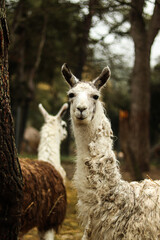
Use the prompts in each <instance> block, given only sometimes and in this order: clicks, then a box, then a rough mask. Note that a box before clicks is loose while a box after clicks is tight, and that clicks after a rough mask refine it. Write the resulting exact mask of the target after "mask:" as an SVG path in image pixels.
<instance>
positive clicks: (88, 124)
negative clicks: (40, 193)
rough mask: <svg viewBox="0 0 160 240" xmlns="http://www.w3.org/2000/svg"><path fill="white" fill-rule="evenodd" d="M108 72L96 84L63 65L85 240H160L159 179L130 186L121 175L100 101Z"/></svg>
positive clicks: (76, 183)
mask: <svg viewBox="0 0 160 240" xmlns="http://www.w3.org/2000/svg"><path fill="white" fill-rule="evenodd" d="M65 71H66V72H67V74H65ZM106 71H107V68H105V69H104V70H103V72H102V74H101V75H100V77H99V78H97V79H96V80H94V82H92V83H91V82H90V83H86V82H78V83H77V81H76V82H73V79H74V78H73V76H72V73H71V71H69V70H68V67H67V68H66V66H65V65H64V66H63V67H62V73H63V75H64V77H65V79H66V80H67V82H68V83H69V84H70V86H71V89H70V90H69V92H68V96H69V97H70V104H71V106H70V113H71V120H72V128H73V132H74V136H75V142H76V148H77V163H76V172H75V176H74V184H75V187H76V189H77V192H78V213H79V219H80V221H81V223H82V225H83V227H84V235H83V238H82V240H158V239H160V181H151V180H144V181H142V182H131V183H128V182H127V181H124V180H123V179H122V177H121V174H120V171H119V165H118V161H117V159H116V157H115V154H114V151H113V147H112V146H113V140H112V137H113V134H112V129H111V125H110V122H109V120H108V118H107V117H106V116H105V114H104V110H103V106H102V103H101V102H100V101H99V100H98V99H97V97H95V96H96V95H97V91H98V90H97V88H95V86H96V87H99V88H100V87H101V86H102V85H103V84H105V82H106V81H104V78H103V75H104V74H106ZM69 74H70V75H69ZM106 75H107V74H106ZM70 76H72V77H70ZM104 77H105V76H104ZM107 78H108V77H107ZM96 81H97V82H96ZM101 81H103V82H101ZM93 83H96V84H95V85H94V84H93ZM84 99H85V100H84Z"/></svg>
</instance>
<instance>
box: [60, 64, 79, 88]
mask: <svg viewBox="0 0 160 240" xmlns="http://www.w3.org/2000/svg"><path fill="white" fill-rule="evenodd" d="M61 71H62V75H63V77H64V79H65V80H66V81H67V82H68V83H69V85H70V86H71V87H73V86H74V85H75V84H76V83H78V82H79V80H78V79H77V78H76V77H75V76H74V75H73V73H72V72H71V70H70V69H69V67H68V66H67V64H66V63H64V64H63V66H62V70H61Z"/></svg>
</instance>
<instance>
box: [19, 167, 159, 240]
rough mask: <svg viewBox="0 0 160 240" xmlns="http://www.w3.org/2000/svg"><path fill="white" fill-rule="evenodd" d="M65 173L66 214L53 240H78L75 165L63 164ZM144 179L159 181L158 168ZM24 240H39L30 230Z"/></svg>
mask: <svg viewBox="0 0 160 240" xmlns="http://www.w3.org/2000/svg"><path fill="white" fill-rule="evenodd" d="M63 167H64V168H65V170H66V172H67V178H68V180H67V185H66V188H67V202H68V207H67V214H66V218H65V220H64V222H63V225H62V228H61V229H60V232H59V234H57V235H56V238H55V240H80V239H81V238H82V232H83V231H82V229H81V227H80V226H79V224H78V220H77V217H76V202H77V196H76V191H75V189H74V188H73V185H72V177H73V174H74V170H75V164H73V163H65V164H63ZM121 173H122V176H123V178H124V179H125V180H128V181H130V180H132V178H131V175H130V174H129V173H128V172H126V171H125V169H123V168H122V167H121ZM144 177H145V178H150V179H152V180H155V179H160V167H155V166H151V169H150V172H149V173H146V174H145V175H144ZM24 240H39V239H38V234H37V230H36V229H32V230H31V231H30V232H28V233H27V234H26V235H25V236H24Z"/></svg>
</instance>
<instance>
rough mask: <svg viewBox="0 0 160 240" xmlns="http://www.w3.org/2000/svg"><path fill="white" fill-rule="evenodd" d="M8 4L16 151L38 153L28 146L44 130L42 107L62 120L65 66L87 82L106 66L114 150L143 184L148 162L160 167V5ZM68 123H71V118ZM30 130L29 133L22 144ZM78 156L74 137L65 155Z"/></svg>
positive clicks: (88, 1) (92, 0)
mask: <svg viewBox="0 0 160 240" xmlns="http://www.w3.org/2000/svg"><path fill="white" fill-rule="evenodd" d="M6 3H7V5H6V7H7V22H8V27H9V32H10V48H9V73H10V93H11V104H12V112H13V116H14V120H15V135H16V145H17V148H18V151H19V152H21V153H22V151H28V152H30V153H35V154H36V146H30V148H29V141H30V140H31V138H32V137H31V135H32V136H33V135H36V134H38V133H37V132H36V131H35V130H34V129H36V130H38V131H39V130H40V127H41V126H42V124H43V118H42V116H41V114H40V112H39V110H38V104H39V103H42V104H43V105H44V107H45V108H46V110H47V111H48V112H49V113H50V114H56V113H57V112H58V110H59V108H60V107H61V105H62V104H63V103H64V102H67V95H66V92H67V90H68V86H67V84H66V83H65V82H64V80H63V78H62V76H61V66H62V64H63V63H64V62H66V63H68V65H69V67H70V68H71V69H72V72H73V73H74V75H75V76H77V77H78V78H80V79H81V78H82V79H83V78H84V79H88V80H91V79H94V78H95V77H97V76H98V75H99V73H100V72H101V70H102V68H103V67H105V66H106V65H108V66H109V67H110V69H111V72H112V76H111V80H110V81H109V82H108V85H107V87H106V88H105V89H104V90H103V101H104V103H105V107H106V109H107V115H108V116H109V118H110V119H111V123H112V128H113V131H114V135H115V146H114V147H115V150H116V151H117V152H123V153H124V154H125V160H126V165H127V167H128V169H130V170H131V171H132V173H133V175H134V176H135V178H137V179H141V178H142V176H141V172H143V171H146V170H148V169H149V166H150V163H156V164H160V55H159V57H158V56H157V58H156V59H154V63H152V64H150V63H151V58H150V56H151V47H152V45H153V43H154V41H155V39H156V36H158V33H159V29H160V2H159V1H153V0H152V1H151V0H146V1H144V0H139V1H136V0H132V1H131V0H114V1H105V0H81V1H71V0H70V1H69V0H45V1H44V0H34V1H33V0H7V1H6ZM122 43H123V44H122ZM159 48H160V45H159ZM158 50H159V49H157V51H158ZM159 52H160V51H159ZM65 120H66V121H68V125H70V123H69V114H68V115H67V116H66V117H65ZM30 127H32V128H30ZM29 128H30V131H31V135H30V134H29V135H30V136H29V137H28V139H27V138H26V139H25V140H24V137H23V136H24V133H25V134H26V129H29ZM33 128H34V129H33ZM68 128H69V129H70V127H68ZM28 132H29V130H28ZM31 141H32V140H31ZM35 141H36V140H35ZM26 142H27V144H26ZM74 154H75V150H74V142H73V139H72V136H70V134H69V136H68V138H67V140H66V141H65V142H64V143H63V146H62V155H64V156H72V155H74Z"/></svg>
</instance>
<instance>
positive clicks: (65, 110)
mask: <svg viewBox="0 0 160 240" xmlns="http://www.w3.org/2000/svg"><path fill="white" fill-rule="evenodd" d="M67 109H68V103H64V104H63V106H62V107H61V108H60V110H59V112H58V113H57V117H58V118H59V119H61V118H62V117H63V116H64V115H65V113H66V112H67Z"/></svg>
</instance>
